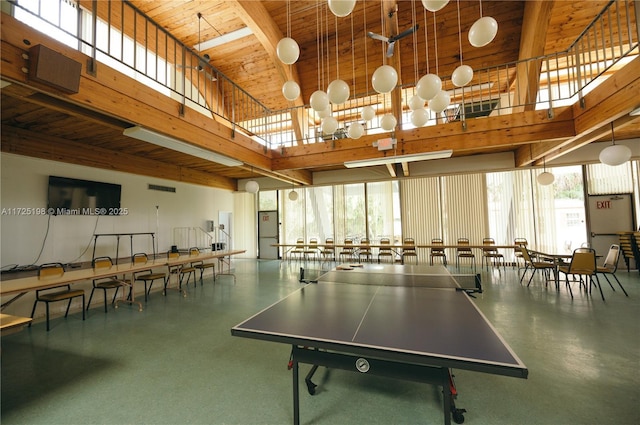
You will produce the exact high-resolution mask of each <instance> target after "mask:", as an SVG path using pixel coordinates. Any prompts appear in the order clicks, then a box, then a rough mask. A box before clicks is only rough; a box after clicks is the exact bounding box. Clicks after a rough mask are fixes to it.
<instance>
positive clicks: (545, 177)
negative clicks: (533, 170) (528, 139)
mask: <svg viewBox="0 0 640 425" xmlns="http://www.w3.org/2000/svg"><path fill="white" fill-rule="evenodd" d="M542 164H543V165H542V166H543V171H542V173H540V174H538V177H536V180H538V183H539V184H541V185H542V186H549V185H550V184H551V183H553V182H554V180H555V179H556V176H554V175H553V174H551V173H550V172H548V171H547V160H546V158H543V159H542Z"/></svg>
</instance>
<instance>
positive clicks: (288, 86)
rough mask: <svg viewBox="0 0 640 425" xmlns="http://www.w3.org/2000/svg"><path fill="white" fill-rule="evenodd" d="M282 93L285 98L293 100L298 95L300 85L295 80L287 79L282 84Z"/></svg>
mask: <svg viewBox="0 0 640 425" xmlns="http://www.w3.org/2000/svg"><path fill="white" fill-rule="evenodd" d="M282 95H283V96H284V98H285V99H287V100H290V101H294V100H296V99H297V98H298V97H299V96H300V86H299V85H298V83H296V82H295V81H287V82H286V83H284V84H283V86H282Z"/></svg>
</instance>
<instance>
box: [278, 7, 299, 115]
mask: <svg viewBox="0 0 640 425" xmlns="http://www.w3.org/2000/svg"><path fill="white" fill-rule="evenodd" d="M290 16H291V14H290V13H289V1H287V36H286V37H285V38H283V39H282V40H280V41H279V42H278V44H277V46H276V54H277V56H278V59H280V60H281V61H282V63H284V64H286V65H289V69H290V70H291V65H292V64H294V63H295V62H296V61H297V60H298V58H299V57H300V46H298V43H297V42H296V41H295V40H294V39H293V38H291V20H290ZM282 95H283V96H284V98H285V99H287V100H288V101H291V102H293V101H294V100H296V99H297V98H298V97H299V96H300V85H299V84H298V83H297V82H295V81H292V80H289V81H286V82H285V83H284V84H283V85H282Z"/></svg>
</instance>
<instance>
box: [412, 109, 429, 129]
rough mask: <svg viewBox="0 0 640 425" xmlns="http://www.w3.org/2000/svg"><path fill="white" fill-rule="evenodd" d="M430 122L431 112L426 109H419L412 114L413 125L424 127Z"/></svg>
mask: <svg viewBox="0 0 640 425" xmlns="http://www.w3.org/2000/svg"><path fill="white" fill-rule="evenodd" d="M427 122H429V112H428V111H427V110H426V109H424V108H419V109H416V110H414V111H412V112H411V124H413V125H415V126H416V127H422V126H424V125H425V124H426V123H427Z"/></svg>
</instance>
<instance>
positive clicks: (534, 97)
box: [9, 0, 639, 149]
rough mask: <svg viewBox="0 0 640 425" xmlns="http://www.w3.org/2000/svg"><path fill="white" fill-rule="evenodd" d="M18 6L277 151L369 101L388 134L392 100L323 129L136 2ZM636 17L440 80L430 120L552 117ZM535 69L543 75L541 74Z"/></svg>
mask: <svg viewBox="0 0 640 425" xmlns="http://www.w3.org/2000/svg"><path fill="white" fill-rule="evenodd" d="M9 3H10V4H11V5H13V6H14V8H13V10H14V12H13V14H14V16H15V17H16V18H17V19H20V20H22V21H24V22H25V23H27V24H29V25H32V26H34V27H35V28H38V29H39V30H41V31H46V32H47V33H48V34H52V35H53V36H55V37H56V38H57V39H58V40H60V41H62V42H66V43H67V44H68V45H70V46H73V47H75V48H78V49H79V50H81V51H82V52H84V53H85V54H87V55H89V56H91V57H92V58H93V59H94V60H95V61H99V62H102V63H105V64H106V65H108V66H111V67H113V68H115V69H117V70H119V71H120V72H123V73H126V74H128V75H130V76H131V77H132V78H136V79H137V80H139V81H140V82H142V83H144V84H147V85H149V86H151V87H153V88H155V89H156V90H158V91H160V92H162V93H164V94H166V95H167V96H169V97H171V98H174V99H176V100H178V101H179V102H181V104H182V105H183V107H190V108H193V109H196V110H198V111H200V112H201V113H203V114H205V115H207V116H213V115H215V116H216V117H220V118H222V119H224V121H225V122H227V123H228V125H229V126H231V127H233V128H234V129H236V130H239V131H242V132H244V133H245V134H247V135H249V136H250V137H253V138H254V139H255V140H256V141H258V142H259V143H262V144H264V145H265V146H267V147H268V148H270V149H277V148H280V147H284V146H293V145H296V144H300V143H321V142H326V141H329V140H333V139H336V138H345V137H347V130H348V126H349V125H351V124H352V123H353V122H356V121H360V110H361V108H362V107H363V106H366V105H369V106H372V107H374V109H375V110H376V118H374V120H372V121H370V122H368V123H366V124H367V128H366V131H367V133H368V134H375V133H381V132H383V130H382V129H381V128H380V118H381V117H382V116H383V115H384V113H386V112H391V109H392V105H391V99H390V98H391V96H384V95H381V94H378V93H375V92H371V93H360V94H357V95H355V96H353V97H352V99H351V100H349V101H347V102H345V104H343V105H340V108H339V109H338V110H336V109H334V110H333V114H332V115H333V116H334V117H335V118H336V119H337V120H338V122H339V123H340V128H339V129H338V130H337V131H336V132H334V133H333V134H322V131H321V129H320V119H319V117H317V116H316V115H315V113H314V111H313V110H312V109H311V108H310V107H309V105H306V106H303V107H297V108H291V109H286V110H279V111H274V110H270V109H269V108H267V107H266V106H265V105H263V104H262V103H261V102H260V101H259V100H258V99H256V98H254V97H253V96H251V95H250V94H249V93H247V92H246V91H245V90H243V89H242V88H241V87H239V86H237V85H236V84H235V83H234V82H233V81H231V80H230V79H229V78H228V77H227V76H225V75H224V74H223V73H221V72H220V71H219V70H217V69H216V68H214V67H213V66H211V65H210V64H209V63H208V60H206V58H203V57H201V56H200V55H199V54H198V53H197V52H195V51H194V50H193V49H191V48H189V47H187V46H185V45H184V44H182V43H181V42H180V41H179V40H178V39H176V38H175V37H174V36H172V35H171V34H170V33H169V32H167V31H166V30H164V29H163V28H162V27H160V26H159V25H158V24H156V23H155V22H154V21H153V20H151V19H150V18H149V17H147V16H146V15H144V14H143V13H142V12H141V11H139V10H138V9H136V8H135V7H134V6H133V5H131V4H130V3H129V2H127V1H121V0H109V1H96V0H93V1H90V2H89V1H86V2H83V3H82V4H89V5H91V9H90V10H89V9H86V8H84V7H81V6H80V5H79V4H78V3H77V2H76V1H74V0H57V2H56V0H9ZM45 4H46V7H45ZM637 14H638V12H636V11H635V9H634V1H633V0H613V1H611V2H609V3H608V5H607V6H606V7H605V8H604V9H603V10H602V12H600V13H599V14H598V15H597V16H596V17H595V18H594V19H593V21H592V22H591V24H590V25H589V26H588V27H587V28H585V29H584V31H583V32H582V34H581V35H580V36H579V37H578V39H576V41H575V42H574V43H573V44H572V45H571V46H570V47H569V48H568V49H567V50H566V51H562V52H556V53H553V54H549V55H545V56H541V57H537V58H530V59H526V60H521V61H517V62H512V63H507V64H502V65H498V66H492V67H487V68H483V69H477V70H475V72H474V79H473V81H472V83H471V85H470V86H467V87H462V88H459V87H455V86H454V85H453V84H452V83H451V78H450V76H445V77H441V78H442V81H443V88H444V89H445V90H448V91H449V94H450V96H451V104H450V106H449V107H448V108H447V109H446V110H445V111H443V112H442V113H439V114H435V113H433V112H431V111H429V114H430V119H429V122H428V123H427V125H435V124H437V123H438V122H451V121H461V122H464V121H465V120H466V119H467V118H472V117H478V116H489V115H502V114H511V113H513V112H517V111H522V110H526V109H548V110H549V111H550V113H551V111H552V110H553V108H554V107H558V106H564V105H570V104H574V103H575V102H578V101H580V100H581V98H582V96H583V95H584V94H585V93H586V92H588V91H589V90H591V89H592V88H593V87H594V86H595V82H596V81H598V80H599V79H600V80H601V78H600V77H606V76H607V75H610V74H611V73H612V72H614V71H615V70H616V69H617V68H619V67H621V66H622V65H624V64H625V63H626V62H628V61H630V60H631V59H633V58H634V57H635V56H637V55H638V53H639V47H638V39H639V35H638V32H639V30H638V25H637V24H636V18H635V17H634V16H637ZM123 29H124V30H123ZM529 73H536V74H538V76H536V75H533V77H536V78H533V79H532V78H529ZM530 81H537V86H536V87H529V86H528V84H529V82H530ZM401 91H402V105H403V107H402V117H397V118H398V121H399V126H400V128H403V129H408V128H412V124H411V120H410V113H411V111H410V110H409V108H408V106H407V103H408V100H409V99H410V98H411V97H412V96H413V95H414V91H415V87H414V85H413V84H411V85H406V86H403V87H401ZM292 116H296V117H298V119H296V120H295V121H294V120H292ZM294 122H295V123H296V124H295V125H296V126H297V128H294ZM363 124H364V123H363Z"/></svg>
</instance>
